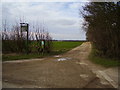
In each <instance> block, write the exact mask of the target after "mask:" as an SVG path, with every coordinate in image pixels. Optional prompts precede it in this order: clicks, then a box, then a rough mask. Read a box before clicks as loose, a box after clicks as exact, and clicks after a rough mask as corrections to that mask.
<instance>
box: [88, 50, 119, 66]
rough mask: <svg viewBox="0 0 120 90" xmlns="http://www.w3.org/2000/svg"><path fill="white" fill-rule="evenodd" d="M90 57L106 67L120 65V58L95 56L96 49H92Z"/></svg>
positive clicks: (94, 61)
mask: <svg viewBox="0 0 120 90" xmlns="http://www.w3.org/2000/svg"><path fill="white" fill-rule="evenodd" d="M89 59H90V60H91V61H92V62H93V63H95V64H99V65H102V66H104V67H116V66H120V60H118V59H114V58H106V57H99V56H95V52H94V49H92V51H91V53H90V55H89Z"/></svg>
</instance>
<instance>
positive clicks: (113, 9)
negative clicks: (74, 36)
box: [80, 2, 120, 59]
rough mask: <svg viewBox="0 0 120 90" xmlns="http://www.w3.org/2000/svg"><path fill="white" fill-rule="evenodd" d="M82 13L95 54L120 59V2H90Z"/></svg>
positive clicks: (85, 28)
mask: <svg viewBox="0 0 120 90" xmlns="http://www.w3.org/2000/svg"><path fill="white" fill-rule="evenodd" d="M81 13H82V16H83V18H84V20H85V22H84V23H83V28H84V30H85V31H86V36H87V39H88V40H89V41H90V42H91V43H92V47H93V50H94V55H96V56H100V57H107V58H117V59H120V25H119V21H120V2H117V3H116V2H90V3H88V4H86V5H85V6H84V7H83V12H81ZM81 13H80V14H81Z"/></svg>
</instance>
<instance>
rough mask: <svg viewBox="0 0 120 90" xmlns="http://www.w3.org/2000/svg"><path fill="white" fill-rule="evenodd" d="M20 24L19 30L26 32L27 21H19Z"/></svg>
mask: <svg viewBox="0 0 120 90" xmlns="http://www.w3.org/2000/svg"><path fill="white" fill-rule="evenodd" d="M20 24H21V31H23V32H26V31H28V24H27V23H20Z"/></svg>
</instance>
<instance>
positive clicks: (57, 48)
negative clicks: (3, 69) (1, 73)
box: [2, 41, 83, 61]
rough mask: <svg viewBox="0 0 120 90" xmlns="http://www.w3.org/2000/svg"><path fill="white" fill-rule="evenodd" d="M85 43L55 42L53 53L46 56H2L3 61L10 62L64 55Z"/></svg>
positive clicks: (45, 54)
mask: <svg viewBox="0 0 120 90" xmlns="http://www.w3.org/2000/svg"><path fill="white" fill-rule="evenodd" d="M82 43H83V42H82V41H81V42H73V41H69V42H68V41H53V47H52V51H51V52H50V53H44V54H34V53H33V54H28V55H27V54H4V55H2V60H3V61H8V60H19V59H30V58H42V57H47V56H51V55H57V54H63V53H65V52H67V51H69V50H71V49H72V48H75V47H77V46H79V45H81V44H82Z"/></svg>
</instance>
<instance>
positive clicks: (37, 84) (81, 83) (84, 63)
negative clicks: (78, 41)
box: [2, 42, 114, 88]
mask: <svg viewBox="0 0 120 90" xmlns="http://www.w3.org/2000/svg"><path fill="white" fill-rule="evenodd" d="M90 51H91V44H90V42H85V43H83V44H82V45H80V46H78V47H76V48H74V49H72V50H71V51H69V52H67V53H65V54H62V55H56V56H51V57H47V58H42V59H39V58H38V59H28V60H17V61H5V62H3V64H2V66H3V68H2V70H3V76H2V79H3V81H2V84H3V85H2V86H3V88H114V87H113V85H112V84H111V83H110V82H109V81H107V80H106V79H105V78H104V77H102V76H101V74H100V73H99V74H98V72H100V71H103V70H106V69H107V68H104V67H102V66H98V65H95V64H93V63H92V62H90V61H89V60H88V55H89V53H90Z"/></svg>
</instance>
